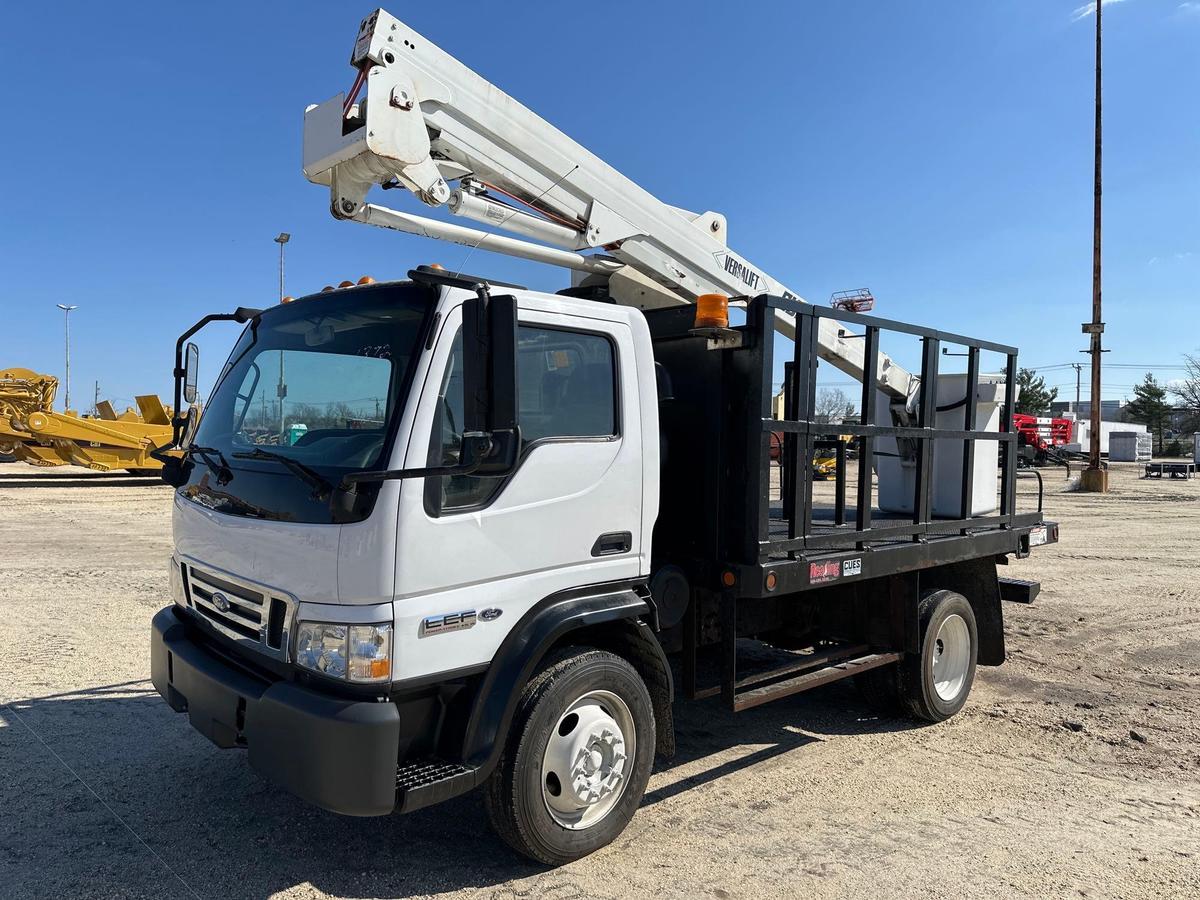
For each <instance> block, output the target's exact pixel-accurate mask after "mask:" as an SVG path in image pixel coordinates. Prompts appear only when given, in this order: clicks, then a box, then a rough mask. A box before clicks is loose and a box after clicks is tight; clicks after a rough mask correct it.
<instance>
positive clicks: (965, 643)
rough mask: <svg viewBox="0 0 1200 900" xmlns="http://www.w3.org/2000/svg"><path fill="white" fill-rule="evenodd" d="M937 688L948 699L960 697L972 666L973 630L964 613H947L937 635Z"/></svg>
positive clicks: (935, 645) (934, 668)
mask: <svg viewBox="0 0 1200 900" xmlns="http://www.w3.org/2000/svg"><path fill="white" fill-rule="evenodd" d="M931 655H932V660H933V665H932V668H933V689H934V690H935V691H936V692H937V695H938V697H940V698H941V699H942V700H943V701H945V702H947V703H952V702H953V701H955V700H957V699H958V698H959V696H960V695H961V694H962V692H963V688H964V687H965V685H966V682H967V670H968V669H970V667H971V630H970V629H969V628H968V627H967V622H966V619H964V618H963V617H962V616H960V615H957V614H955V615H952V616H947V617H946V618H945V619H943V620H942V624H941V625H939V626H938V630H937V634H935V635H934V637H933V647H932V654H931Z"/></svg>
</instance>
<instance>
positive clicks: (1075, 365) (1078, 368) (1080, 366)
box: [1071, 363, 1083, 415]
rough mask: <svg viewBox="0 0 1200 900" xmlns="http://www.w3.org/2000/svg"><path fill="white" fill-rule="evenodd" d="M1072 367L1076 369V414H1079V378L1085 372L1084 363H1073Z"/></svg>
mask: <svg viewBox="0 0 1200 900" xmlns="http://www.w3.org/2000/svg"><path fill="white" fill-rule="evenodd" d="M1071 368H1072V369H1074V370H1075V414H1076V415H1079V378H1080V375H1081V374H1082V373H1083V364H1082V363H1071Z"/></svg>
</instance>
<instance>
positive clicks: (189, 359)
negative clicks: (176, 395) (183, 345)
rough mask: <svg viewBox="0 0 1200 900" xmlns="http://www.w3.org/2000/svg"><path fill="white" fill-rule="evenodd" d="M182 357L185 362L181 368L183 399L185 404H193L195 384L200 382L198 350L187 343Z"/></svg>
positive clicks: (193, 345)
mask: <svg viewBox="0 0 1200 900" xmlns="http://www.w3.org/2000/svg"><path fill="white" fill-rule="evenodd" d="M184 356H185V358H186V362H185V363H184V366H183V399H184V401H185V402H187V403H195V402H196V384H197V382H198V381H199V380H200V348H199V347H197V346H196V345H195V344H194V343H192V342H190V341H189V342H188V345H187V350H185V351H184Z"/></svg>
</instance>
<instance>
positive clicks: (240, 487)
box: [184, 284, 434, 522]
mask: <svg viewBox="0 0 1200 900" xmlns="http://www.w3.org/2000/svg"><path fill="white" fill-rule="evenodd" d="M433 296H434V295H433V294H432V293H431V292H430V291H428V290H427V289H425V288H423V287H421V286H419V285H413V284H402V285H381V286H378V287H361V288H355V289H353V290H344V291H340V292H337V293H334V294H329V293H326V294H319V295H316V296H314V297H311V298H308V299H304V300H298V301H296V302H294V303H290V304H287V305H285V306H279V307H275V308H273V309H271V310H269V311H267V312H266V313H264V314H263V315H262V316H260V317H259V318H258V319H256V320H254V321H252V322H251V323H250V324H249V325H247V326H246V330H245V331H244V332H243V333H242V336H241V338H240V339H239V340H238V343H237V346H236V347H234V350H233V353H232V354H231V355H230V357H229V361H228V362H227V363H226V365H225V368H224V370H223V371H222V373H221V376H220V378H219V379H218V380H217V386H216V388H215V389H214V391H213V394H212V396H211V397H210V398H209V400H208V402H207V404H206V405H205V408H204V414H203V416H202V417H201V419H200V423H199V425H198V426H197V429H196V432H195V435H194V436H193V438H192V441H191V446H192V447H193V448H196V449H195V452H193V453H192V454H191V459H192V461H193V463H194V465H193V467H192V471H191V473H190V476H189V482H188V484H187V485H186V486H185V488H184V493H185V495H187V496H189V497H191V498H192V499H193V500H196V501H197V502H200V503H203V504H204V505H206V506H211V507H213V508H215V509H218V510H220V511H222V512H228V513H231V514H234V515H251V516H258V517H261V518H276V519H286V520H288V521H301V522H321V521H324V522H329V521H333V520H334V519H331V511H330V510H331V505H330V502H329V499H330V498H329V492H328V491H326V490H322V483H323V482H324V483H327V484H328V485H336V484H338V483H339V482H340V481H341V478H342V476H343V475H345V474H347V473H349V472H357V471H361V470H363V469H371V468H376V467H379V466H381V465H382V464H383V463H384V462H385V461H386V459H387V452H388V450H389V449H390V444H391V436H392V432H393V430H394V429H393V427H392V426H393V424H394V423H395V422H396V421H397V419H398V413H399V412H400V410H401V409H402V407H403V404H404V399H405V395H406V393H407V385H408V380H409V377H410V370H411V364H412V362H413V360H414V358H415V356H416V355H417V353H418V352H419V350H420V346H421V341H422V339H423V337H424V335H425V329H426V318H427V316H428V313H429V310H430V308H431V306H432V299H433ZM222 469H224V470H226V471H225V472H224V473H222V472H221V470H222ZM361 493H362V494H363V496H364V498H367V497H369V498H370V499H372V500H373V497H374V493H375V492H374V491H362V492H361ZM335 505H336V504H335ZM369 506H370V503H369V502H368V503H366V508H364V504H363V502H361V500H360V502H357V503H356V504H355V511H354V513H353V514H352V515H351V516H350V518H349V519H347V518H345V515H344V514H343V515H341V516H337V517H336V520H337V521H354V520H357V519H360V518H363V517H365V516H366V515H367V514H369V512H370V509H369Z"/></svg>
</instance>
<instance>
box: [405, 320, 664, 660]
mask: <svg viewBox="0 0 1200 900" xmlns="http://www.w3.org/2000/svg"><path fill="white" fill-rule="evenodd" d="M538 306H539V307H541V308H538V309H532V308H526V307H527V304H523V308H522V309H521V310H520V314H519V327H518V336H517V380H518V385H519V397H518V418H519V423H520V427H521V432H522V447H521V452H520V456H519V462H518V464H517V468H516V470H515V471H514V472H513V473H512V474H510V475H508V476H505V477H477V476H449V477H438V478H425V479H413V480H411V481H406V482H404V486H403V489H402V492H401V500H400V510H399V523H398V529H397V533H398V547H397V553H396V602H395V604H394V609H395V621H396V632H395V640H396V646H395V650H394V654H395V663H394V669H393V671H394V672H395V673H396V678H397V679H398V680H399V679H404V678H413V677H419V676H421V675H424V674H429V673H436V672H445V671H448V670H453V669H459V668H466V667H470V666H474V665H479V664H483V663H486V662H488V661H489V660H490V659H491V658H492V656H493V655H494V653H495V651H496V649H497V648H498V647H499V645H500V642H501V641H502V640H503V638H504V636H505V635H506V634H507V633H508V631H509V630H510V628H511V627H512V626H513V625H515V624H516V623H517V622H518V621H519V620H520V619H521V617H522V616H523V615H524V614H525V613H526V612H527V611H528V610H529V609H530V608H531V607H532V606H534V605H535V604H536V603H538V602H539V601H540V600H542V599H543V598H545V597H548V596H550V595H552V594H555V593H557V592H559V591H563V590H568V589H571V588H578V587H580V586H585V585H597V584H603V583H608V582H620V581H625V580H628V579H633V578H637V577H638V576H640V575H644V574H646V572H644V571H643V569H644V568H645V566H644V564H643V557H642V554H641V549H642V538H643V535H642V533H641V532H642V528H643V516H642V507H643V435H642V417H641V415H640V414H639V408H640V404H641V398H640V396H639V383H638V377H637V367H636V365H635V356H634V338H633V334H632V330H631V328H630V325H629V323H628V321H627V319H626V320H622V319H621V318H620V317H618V316H617V315H616V314H614V313H611V312H610V313H608V315H609V316H612V318H606V317H605V316H604V315H603V312H604V308H603V307H599V308H598V309H597V311H596V316H595V317H592V316H589V315H586V314H581V313H586V312H587V311H588V308H587V307H585V306H582V305H581V304H579V303H577V302H572V303H568V302H562V303H556V302H555V301H551V300H542V301H541V302H540V303H539V304H538ZM555 306H558V307H561V308H562V311H560V310H556V309H554V307H555ZM547 307H548V308H547ZM568 309H569V310H571V311H570V312H569V313H568V312H566V311H565V310H568ZM609 309H611V308H609ZM620 315H621V316H625V315H627V314H626V313H624V312H623V311H622V312H621V314H620ZM461 326H462V318H461V307H458V308H455V309H453V310H451V311H449V312H448V313H447V315H446V316H445V318H444V322H443V324H442V326H441V329H440V333H439V335H438V338H437V343H436V345H435V348H434V354H433V357H432V360H431V365H430V368H429V370H428V374H427V377H426V380H425V384H424V385H423V388H422V391H421V399H420V404H419V407H418V410H417V414H416V416H415V417H414V426H413V431H412V437H411V440H410V442H409V446H408V450H407V460H406V465H407V466H408V467H420V466H427V465H446V464H451V463H453V462H455V461H457V449H458V442H459V440H460V439H461V430H462V422H463V382H462V371H463V370H462V327H461ZM645 537H646V539H647V543H648V541H649V535H646V536H645ZM459 614H463V615H462V616H460V615H459ZM443 616H449V617H450V618H449V619H441V618H439V617H443Z"/></svg>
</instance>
